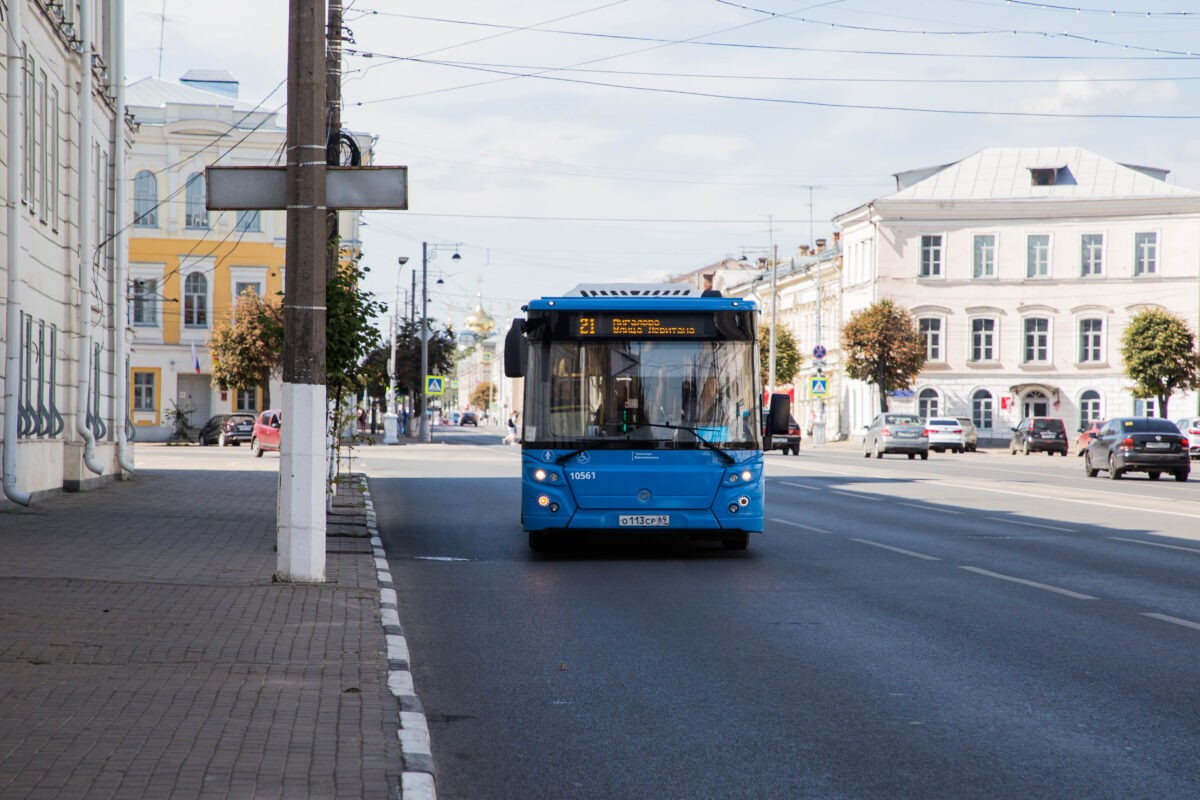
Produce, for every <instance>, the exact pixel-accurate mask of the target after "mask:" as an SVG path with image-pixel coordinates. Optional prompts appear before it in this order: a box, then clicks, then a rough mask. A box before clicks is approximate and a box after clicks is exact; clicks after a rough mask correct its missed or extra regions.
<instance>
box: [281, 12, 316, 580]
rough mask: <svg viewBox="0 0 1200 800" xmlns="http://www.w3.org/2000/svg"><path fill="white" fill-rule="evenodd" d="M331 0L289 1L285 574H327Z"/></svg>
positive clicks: (299, 577) (284, 577)
mask: <svg viewBox="0 0 1200 800" xmlns="http://www.w3.org/2000/svg"><path fill="white" fill-rule="evenodd" d="M323 10H324V0H289V2H288V89H287V104H288V107H287V180H286V208H287V247H286V263H287V272H286V275H285V284H284V301H283V319H284V329H285V330H286V331H287V335H286V336H285V337H284V346H283V430H282V433H281V443H280V464H279V495H278V509H277V529H278V558H277V566H278V571H277V577H278V578H279V579H280V580H284V581H295V582H303V583H322V582H324V580H325V492H324V486H325V476H326V470H325V427H326V419H325V418H326V410H325V407H326V403H325V391H326V390H325V323H326V309H325V259H324V249H325V243H326V230H325V220H326V203H325V165H326V144H327V137H326V136H325V133H326V129H327V124H328V122H327V119H326V115H325V113H324V111H325V108H324V106H325V99H326V97H325V63H324V61H325V59H324V41H325V18H324V15H323V14H322V13H321V11H323Z"/></svg>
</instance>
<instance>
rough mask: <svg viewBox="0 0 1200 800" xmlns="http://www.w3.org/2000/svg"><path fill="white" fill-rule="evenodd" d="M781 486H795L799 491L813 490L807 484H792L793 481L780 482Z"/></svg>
mask: <svg viewBox="0 0 1200 800" xmlns="http://www.w3.org/2000/svg"><path fill="white" fill-rule="evenodd" d="M779 485H780V486H794V487H796V488H797V489H811V488H812V487H811V486H809V485H808V484H807V483H792V482H791V481H780V482H779Z"/></svg>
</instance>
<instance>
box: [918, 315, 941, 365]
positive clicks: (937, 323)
mask: <svg viewBox="0 0 1200 800" xmlns="http://www.w3.org/2000/svg"><path fill="white" fill-rule="evenodd" d="M917 325H918V327H919V329H920V331H921V336H922V337H923V338H924V339H925V360H926V361H941V360H942V321H941V319H939V318H938V317H921V319H919V320H918V321H917Z"/></svg>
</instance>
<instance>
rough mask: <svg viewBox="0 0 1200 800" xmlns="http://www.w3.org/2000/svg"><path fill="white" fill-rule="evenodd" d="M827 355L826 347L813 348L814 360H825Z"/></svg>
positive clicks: (821, 345)
mask: <svg viewBox="0 0 1200 800" xmlns="http://www.w3.org/2000/svg"><path fill="white" fill-rule="evenodd" d="M825 355H826V353H825V345H823V344H819V345H817V346H816V347H814V348H813V358H815V359H817V360H818V361H819V360H820V359H822V358H824V357H825Z"/></svg>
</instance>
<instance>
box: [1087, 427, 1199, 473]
mask: <svg viewBox="0 0 1200 800" xmlns="http://www.w3.org/2000/svg"><path fill="white" fill-rule="evenodd" d="M1083 469H1084V472H1085V473H1086V474H1087V476H1088V477H1089V478H1094V477H1096V474H1097V473H1098V472H1099V471H1100V470H1102V469H1103V470H1108V477H1110V478H1112V479H1113V480H1117V479H1119V478H1120V477H1121V476H1122V475H1124V474H1125V473H1126V472H1145V473H1146V474H1147V475H1148V476H1149V478H1150V480H1152V481H1154V480H1158V477H1159V476H1160V475H1162V474H1163V473H1164V472H1169V473H1171V474H1172V475H1174V476H1175V480H1177V481H1186V480H1187V479H1188V472H1189V471H1190V470H1191V459H1190V458H1189V456H1188V439H1187V437H1186V436H1184V435H1183V434H1182V433H1180V432H1179V429H1178V428H1176V427H1175V424H1174V423H1172V422H1171V421H1170V420H1165V419H1157V418H1155V417H1116V418H1115V419H1110V420H1108V421H1107V422H1105V423H1104V424H1103V425H1102V426H1101V428H1100V431H1099V432H1098V433H1094V434H1092V441H1091V443H1090V444H1088V447H1087V450H1085V451H1084V452H1083Z"/></svg>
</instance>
